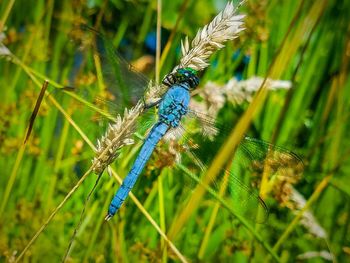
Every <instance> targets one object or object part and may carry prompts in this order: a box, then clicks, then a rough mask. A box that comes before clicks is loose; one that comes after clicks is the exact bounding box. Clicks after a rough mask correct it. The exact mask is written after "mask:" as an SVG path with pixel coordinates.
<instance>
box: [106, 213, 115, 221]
mask: <svg viewBox="0 0 350 263" xmlns="http://www.w3.org/2000/svg"><path fill="white" fill-rule="evenodd" d="M112 217H113V215H111V214H108V215H106V217H105V220H106V221H109V220H110V219H111V218H112Z"/></svg>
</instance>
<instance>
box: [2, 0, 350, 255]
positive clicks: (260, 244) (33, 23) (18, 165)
mask: <svg viewBox="0 0 350 263" xmlns="http://www.w3.org/2000/svg"><path fill="white" fill-rule="evenodd" d="M183 2H186V1H163V9H162V33H163V35H164V36H165V37H164V43H163V46H165V45H166V41H167V37H168V36H169V35H171V34H172V33H174V34H175V35H174V38H173V39H172V41H171V42H169V43H167V44H168V45H169V52H167V53H164V54H166V55H164V57H162V58H161V60H162V61H164V63H163V67H162V69H161V76H160V77H162V76H163V75H164V74H166V73H168V72H169V71H170V70H171V69H172V68H173V67H174V66H175V65H176V64H177V62H178V60H179V58H180V52H179V47H180V39H181V38H182V37H184V36H185V35H188V36H189V37H190V38H192V37H194V35H195V33H196V31H197V30H198V28H199V27H202V26H203V25H204V24H206V23H208V22H209V21H210V20H211V19H212V18H213V17H214V16H215V14H217V13H218V11H219V10H220V9H221V8H222V7H223V6H224V4H225V1H210V0H207V1H188V3H183ZM156 9H157V3H156V1H146V0H143V1H137V0H134V1H118V0H113V1H102V0H99V1H96V0H90V1H11V0H5V1H2V2H1V5H0V32H4V33H5V34H6V36H7V38H6V39H5V40H4V41H3V44H4V45H5V46H6V47H7V48H8V49H9V50H10V51H11V52H12V53H13V55H14V56H15V57H10V59H8V57H7V58H6V57H1V55H0V86H1V103H0V153H1V156H0V197H1V198H0V232H1V236H0V261H1V262H7V261H8V262H10V261H13V260H14V259H15V258H16V257H17V256H18V255H19V254H20V253H21V252H22V251H23V249H24V248H25V247H26V246H27V245H28V244H29V241H30V240H31V238H32V237H33V236H34V234H35V233H36V232H37V231H38V230H39V229H40V227H41V226H42V225H43V224H44V222H45V221H46V220H47V219H48V218H49V216H50V215H51V213H52V211H54V209H55V208H56V207H57V206H58V205H59V204H60V203H61V201H62V200H63V199H64V198H65V196H66V195H67V193H68V192H70V191H71V189H72V188H73V187H74V186H75V185H76V184H77V182H78V181H79V179H82V180H83V182H82V183H81V184H79V187H78V188H77V190H76V191H75V192H74V193H73V192H72V195H71V196H70V197H69V198H68V200H67V202H65V203H64V205H63V207H62V209H61V210H59V211H58V212H57V213H55V217H54V218H53V220H52V221H50V223H49V224H48V225H47V227H46V228H45V229H44V231H43V232H41V233H40V235H39V237H38V239H37V240H35V242H34V243H33V244H32V245H31V246H30V247H29V250H28V251H26V254H24V256H23V258H22V260H23V261H25V262H27V261H31V262H42V261H43V259H47V258H50V259H51V260H52V261H54V262H58V261H60V260H61V259H62V258H63V256H64V254H65V251H66V249H67V247H68V245H69V243H70V239H71V236H72V235H73V232H74V229H75V228H76V226H77V225H78V222H79V219H80V214H81V211H82V210H83V209H84V207H85V206H86V210H85V214H84V216H83V219H82V222H81V226H80V228H79V231H78V233H77V236H76V237H75V240H74V242H73V243H72V247H71V251H70V254H69V261H72V262H80V261H97V262H115V261H118V262H139V261H145V262H149V261H162V262H166V261H178V260H179V255H178V254H176V253H175V252H174V249H173V248H171V247H170V246H169V245H168V243H167V242H166V240H165V238H164V237H162V236H161V235H160V234H159V232H160V230H157V229H156V227H155V225H154V224H152V223H150V219H149V218H148V217H146V216H145V212H147V213H148V214H149V215H150V216H151V217H152V218H153V220H154V221H155V222H157V224H158V225H159V226H160V229H161V230H162V232H164V233H165V234H166V235H167V236H169V239H170V240H171V241H172V242H173V244H174V246H175V247H176V248H177V249H178V251H179V253H180V255H183V256H184V257H185V258H186V259H188V260H189V261H200V262H201V261H204V262H212V261H213V262H249V261H250V262H263V261H266V262H269V261H273V260H279V261H283V262H295V261H296V260H297V259H298V257H299V258H301V257H302V256H304V257H306V258H308V257H309V258H308V259H307V260H308V261H310V262H323V261H325V259H324V258H322V257H320V256H319V255H324V254H318V255H316V256H314V257H312V256H311V254H307V253H308V252H317V253H318V252H322V251H323V252H324V251H326V252H329V253H330V254H327V253H326V254H327V255H326V256H330V255H332V256H333V257H334V260H335V259H336V260H337V261H338V262H346V261H349V260H350V255H349V254H350V245H349V244H350V240H349V236H350V228H349V225H350V203H349V197H350V184H349V182H350V179H349V172H350V162H349V157H350V139H349V136H348V134H347V131H348V129H349V128H350V127H349V124H350V122H349V112H350V78H349V59H350V55H349V54H350V37H349V36H350V34H349V32H350V29H349V23H348V22H349V21H348V16H349V13H350V3H349V2H348V1H345V0H343V1H336V0H328V1H326V0H323V1H303V0H297V1H295V0H285V1H279V0H272V1H266V0H248V1H247V3H246V4H245V5H244V6H243V7H242V8H241V12H243V13H245V14H246V15H247V17H246V30H245V31H244V32H242V33H241V36H240V38H239V39H236V40H235V41H232V43H228V45H227V47H226V48H224V49H223V50H220V51H219V52H217V54H216V55H215V56H214V57H213V58H212V60H211V62H212V63H211V67H209V68H208V69H207V70H206V71H205V72H204V73H203V75H202V76H201V84H200V85H201V86H204V84H205V83H206V82H208V81H215V82H217V83H225V82H226V81H228V80H229V79H231V78H232V77H233V76H234V75H235V74H237V72H240V73H241V74H242V76H243V78H249V77H252V76H256V75H258V76H261V77H265V76H268V77H269V78H272V79H284V80H290V81H291V82H292V85H293V87H292V89H290V90H286V91H271V92H269V93H268V94H265V93H264V94H263V93H258V95H257V96H256V97H255V99H254V100H253V101H252V102H251V104H248V103H244V104H242V105H238V106H235V107H232V105H225V107H224V108H223V109H222V110H221V112H220V114H219V115H218V116H219V117H218V120H219V121H227V120H228V119H229V120H231V121H232V120H233V119H234V120H236V119H237V118H238V119H239V121H238V122H237V123H238V124H237V126H235V129H234V131H233V133H232V134H233V137H234V136H235V135H237V136H236V138H238V137H239V136H238V135H239V134H244V133H248V134H251V135H252V136H254V137H258V138H262V139H264V140H266V141H271V142H273V143H276V144H278V145H281V146H284V147H287V148H289V149H293V151H295V152H297V153H299V154H300V155H301V157H302V159H303V160H304V163H305V171H304V173H303V175H302V177H301V178H300V180H299V181H298V182H287V183H290V184H291V185H293V187H294V188H295V189H297V190H298V192H300V193H301V195H302V196H303V197H304V198H305V201H306V206H307V208H308V210H309V211H303V210H300V208H299V209H297V207H292V206H291V203H290V202H285V203H284V202H283V201H285V200H284V199H285V198H286V196H287V197H288V196H290V195H291V193H290V192H286V193H282V191H281V192H278V189H277V188H278V187H279V186H278V185H274V184H273V182H272V180H270V181H269V182H268V186H269V187H267V188H264V184H263V183H257V185H260V188H259V186H256V187H258V188H259V189H260V193H261V194H262V195H263V197H264V200H265V202H266V203H267V204H268V206H269V207H270V217H269V219H268V221H267V222H266V223H265V224H255V223H252V222H250V221H249V220H248V221H247V220H246V219H245V218H240V216H239V214H238V215H237V214H236V212H235V211H234V210H233V209H230V206H229V205H228V204H227V202H226V200H224V199H223V198H221V197H220V196H219V195H217V194H215V193H214V194H212V193H210V192H209V193H205V194H204V195H203V198H201V196H200V195H197V193H200V192H199V190H198V189H199V188H198V189H197V188H196V189H195V190H194V191H193V192H191V191H188V189H187V191H186V189H184V188H186V187H184V185H185V184H186V179H185V178H186V177H188V176H192V175H193V174H192V173H191V172H192V170H193V169H192V168H193V167H192V166H191V163H190V162H189V160H184V162H185V164H186V165H187V167H184V166H177V167H176V165H175V164H174V162H173V161H168V160H169V159H170V160H172V159H174V156H171V154H170V153H169V151H168V149H167V148H166V147H167V146H166V145H160V147H159V150H157V151H156V153H154V154H153V157H152V158H151V160H150V161H149V163H148V165H147V166H146V169H145V171H144V172H143V174H142V175H141V178H140V179H139V182H138V184H137V185H136V186H135V189H133V193H134V194H135V196H136V197H137V199H138V200H140V202H141V204H142V205H143V208H142V206H140V205H139V204H137V202H136V203H135V200H134V199H131V198H129V199H128V200H127V201H126V203H125V204H124V206H123V207H122V209H121V210H120V212H118V215H117V216H115V218H113V220H111V221H109V222H108V223H107V222H105V221H104V216H105V214H106V212H107V208H108V205H109V202H110V200H111V198H112V196H113V194H114V192H115V190H116V188H117V186H118V184H117V183H116V182H115V180H114V179H113V178H109V177H108V176H107V173H104V174H103V175H102V178H101V181H100V182H99V184H98V186H97V189H96V191H94V192H93V194H92V196H91V198H90V201H89V202H87V203H86V198H87V196H88V194H89V191H90V190H91V189H92V187H93V185H94V183H95V181H96V179H97V177H96V176H95V175H93V174H89V175H88V176H86V172H87V171H89V167H90V165H91V159H92V158H93V156H94V152H93V150H92V149H91V146H90V145H89V142H88V139H90V141H92V142H93V143H95V142H96V140H97V138H98V137H99V136H101V135H102V134H103V133H104V129H105V126H103V125H105V122H104V121H101V120H100V119H101V118H100V117H99V114H98V112H96V110H94V109H92V108H91V107H90V106H91V105H90V106H89V105H87V103H81V102H77V100H76V99H74V98H72V97H71V96H69V95H68V94H67V93H65V92H64V91H63V90H62V87H63V86H74V87H78V89H79V91H78V92H77V94H80V95H82V97H83V98H84V99H85V98H86V100H87V101H89V102H91V103H93V104H94V106H96V107H97V108H99V109H100V110H101V111H103V110H105V109H106V108H105V107H106V105H104V104H101V105H100V104H99V102H98V101H96V100H94V98H95V97H96V95H98V96H100V97H107V98H108V95H110V94H108V93H106V92H105V86H104V85H106V83H107V84H108V79H107V80H106V79H103V77H102V76H100V75H99V69H100V68H99V67H100V66H99V64H98V62H96V60H94V58H93V57H92V56H91V54H90V56H89V57H88V58H86V59H85V60H84V61H83V66H81V67H80V68H79V67H78V68H76V65H75V64H74V63H75V62H76V60H77V58H76V57H74V54H75V53H74V52H76V50H74V47H72V45H71V42H70V41H71V39H72V38H74V37H78V39H79V37H80V36H79V35H78V36H77V35H75V36H74V35H72V32H73V31H72V29H74V28H76V27H75V25H76V24H79V23H85V24H88V25H90V26H95V27H96V28H97V29H98V30H100V31H101V32H103V33H104V34H106V35H107V36H108V37H109V38H110V39H112V41H113V43H114V45H115V46H118V48H119V50H120V52H121V53H122V54H123V55H125V57H127V58H128V59H130V60H132V61H133V62H135V63H134V64H137V63H138V62H140V63H141V64H142V65H145V64H147V65H148V66H147V67H146V66H144V67H143V66H141V67H139V69H140V70H143V71H144V72H145V73H146V74H148V75H149V76H150V77H153V75H154V74H153V71H154V63H153V62H152V60H151V62H150V63H148V62H149V60H148V57H146V56H145V55H147V54H148V55H149V53H151V51H150V50H149V49H148V48H147V47H146V44H145V41H146V38H147V37H148V34H149V33H150V32H155V31H156V22H157V21H156V17H157V10H156ZM177 20H179V21H177ZM175 26H176V27H175ZM0 48H1V46H0ZM75 48H76V47H75ZM0 50H1V49H0ZM245 56H248V57H249V61H248V62H247V63H243V61H244V57H245ZM231 58H232V59H231ZM233 58H234V59H233ZM149 64H150V65H149ZM45 79H48V80H49V88H48V89H49V92H50V94H52V95H50V96H49V95H48V94H47V96H45V98H44V101H43V103H42V104H41V107H40V110H39V113H38V116H37V118H36V120H35V123H34V128H33V132H32V134H31V136H30V139H29V140H28V142H27V143H26V144H24V143H23V140H24V138H25V135H26V129H27V127H28V120H29V118H30V115H31V113H32V110H33V108H34V105H35V102H36V99H37V97H38V95H39V92H40V89H41V86H42V84H43V82H44V80H45ZM104 81H105V82H104ZM85 95H86V96H85ZM97 115H98V117H96V116H97ZM237 116H238V117H237ZM73 122H74V123H75V124H76V125H73ZM248 128H249V129H248ZM84 135H86V137H87V138H88V139H86V138H85V137H84ZM141 135H143V134H141ZM230 138H231V137H230ZM225 142H226V144H229V145H228V146H227V147H228V148H229V146H230V141H229V140H227V141H225ZM234 143H235V142H233V145H235V144H234ZM139 146H140V144H134V145H133V146H131V147H125V148H124V149H122V151H121V152H120V155H119V157H118V158H117V160H116V161H115V163H114V165H113V168H114V169H115V171H116V172H117V174H118V175H120V177H124V176H125V175H126V174H127V173H128V171H129V168H130V167H131V165H132V161H133V160H134V158H135V156H136V154H137V152H138V149H139ZM231 148H233V147H231ZM210 150H211V149H208V150H207V152H208V155H210V157H212V158H211V159H212V160H213V158H214V157H215V156H211V152H210ZM220 153H221V154H222V153H225V149H222V151H221V152H219V154H220ZM171 158H172V159H171ZM227 158H230V156H227ZM208 165H209V166H210V167H215V163H214V162H213V163H209V164H208ZM191 169H192V170H191ZM194 171H195V172H198V174H196V175H197V176H198V175H199V173H200V172H199V171H198V170H194ZM85 178H86V179H85ZM84 179H85V180H84ZM258 181H261V178H260V179H258ZM269 188H272V189H273V188H275V189H273V190H274V191H277V194H276V192H274V191H273V190H271V189H269ZM276 189H277V190H276ZM197 197H198V198H201V200H200V201H199V202H195V200H196V199H195V198H197ZM189 204H190V205H189ZM191 204H192V205H193V206H191ZM140 207H141V208H140ZM309 212H311V213H312V214H313V216H314V218H313V220H310V221H306V223H305V217H304V216H305V214H306V213H309ZM181 220H183V221H181ZM302 221H304V224H302V223H301V222H302ZM318 227H320V228H318ZM315 229H316V230H315ZM320 229H321V230H320ZM322 231H324V233H325V235H323V234H322V233H323V232H322Z"/></svg>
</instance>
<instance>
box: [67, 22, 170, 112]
mask: <svg viewBox="0 0 350 263" xmlns="http://www.w3.org/2000/svg"><path fill="white" fill-rule="evenodd" d="M71 38H72V39H73V41H71V42H72V43H73V45H74V46H75V48H73V50H75V52H77V53H79V54H80V55H81V57H82V58H80V59H79V62H80V63H79V65H80V67H83V68H84V66H87V67H88V66H90V65H91V64H94V65H96V69H95V70H96V73H97V77H98V78H99V80H98V81H100V80H103V83H102V87H104V89H103V90H97V96H94V98H97V99H98V100H99V102H100V103H103V101H107V102H108V101H112V103H106V104H108V107H111V105H113V106H112V107H111V109H112V110H113V112H117V113H122V112H123V111H124V109H125V108H130V107H132V106H134V105H135V104H136V103H137V102H138V101H139V100H140V99H142V100H144V101H145V103H146V104H148V103H150V102H149V101H150V100H151V99H150V98H149V97H147V96H145V95H147V94H149V93H150V91H149V89H150V87H151V86H152V92H153V94H152V99H153V98H155V97H157V96H161V94H160V93H161V92H164V91H163V89H162V88H161V86H159V87H158V86H157V85H155V84H154V83H152V82H151V81H150V80H149V78H147V77H146V76H145V75H143V74H142V73H140V72H138V71H136V70H135V69H134V68H133V67H132V66H131V64H130V63H128V62H127V61H126V60H125V59H124V58H123V57H122V56H121V55H120V54H119V53H118V52H117V49H116V48H115V47H114V45H113V43H112V41H111V40H110V39H108V38H107V37H105V36H104V35H103V34H102V33H100V32H98V31H96V30H94V29H93V28H90V27H89V26H87V25H79V26H75V27H74V28H73V30H72V31H71ZM84 61H85V63H84ZM74 63H77V61H75V62H74ZM99 65H100V69H99ZM80 71H81V70H80ZM76 72H79V71H76ZM100 84H101V83H100ZM100 87H101V85H100ZM83 92H84V93H86V92H87V90H86V89H84V91H83ZM95 92H96V88H95Z"/></svg>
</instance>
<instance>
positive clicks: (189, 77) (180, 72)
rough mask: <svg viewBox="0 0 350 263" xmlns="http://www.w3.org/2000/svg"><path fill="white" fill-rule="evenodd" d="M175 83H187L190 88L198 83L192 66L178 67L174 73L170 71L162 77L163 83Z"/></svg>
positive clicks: (193, 87)
mask: <svg viewBox="0 0 350 263" xmlns="http://www.w3.org/2000/svg"><path fill="white" fill-rule="evenodd" d="M177 83H187V84H188V85H189V87H190V89H191V90H193V89H195V88H196V87H197V86H198V84H199V78H198V76H197V71H196V70H194V69H192V68H179V69H177V70H176V72H175V73H170V74H168V75H166V76H165V78H164V79H163V84H165V85H167V86H172V85H174V84H177Z"/></svg>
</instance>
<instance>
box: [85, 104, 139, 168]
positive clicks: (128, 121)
mask: <svg viewBox="0 0 350 263" xmlns="http://www.w3.org/2000/svg"><path fill="white" fill-rule="evenodd" d="M142 110H143V103H142V102H139V103H138V104H137V105H136V106H135V107H134V108H132V109H131V110H127V109H125V111H124V117H123V118H122V117H121V116H120V115H118V116H117V118H116V120H115V123H113V124H110V125H109V127H108V129H107V131H106V133H105V135H104V136H102V138H101V139H100V140H98V141H97V149H96V157H95V158H94V159H93V161H92V163H93V171H94V172H95V173H96V174H100V173H102V172H103V171H104V169H105V168H106V167H107V166H108V165H109V164H111V163H112V162H113V161H114V159H115V158H116V157H117V156H118V150H119V149H121V148H122V147H123V146H125V145H130V144H133V143H134V140H133V139H132V136H133V134H134V133H135V130H136V119H137V117H138V116H139V115H140V114H141V112H142Z"/></svg>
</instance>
